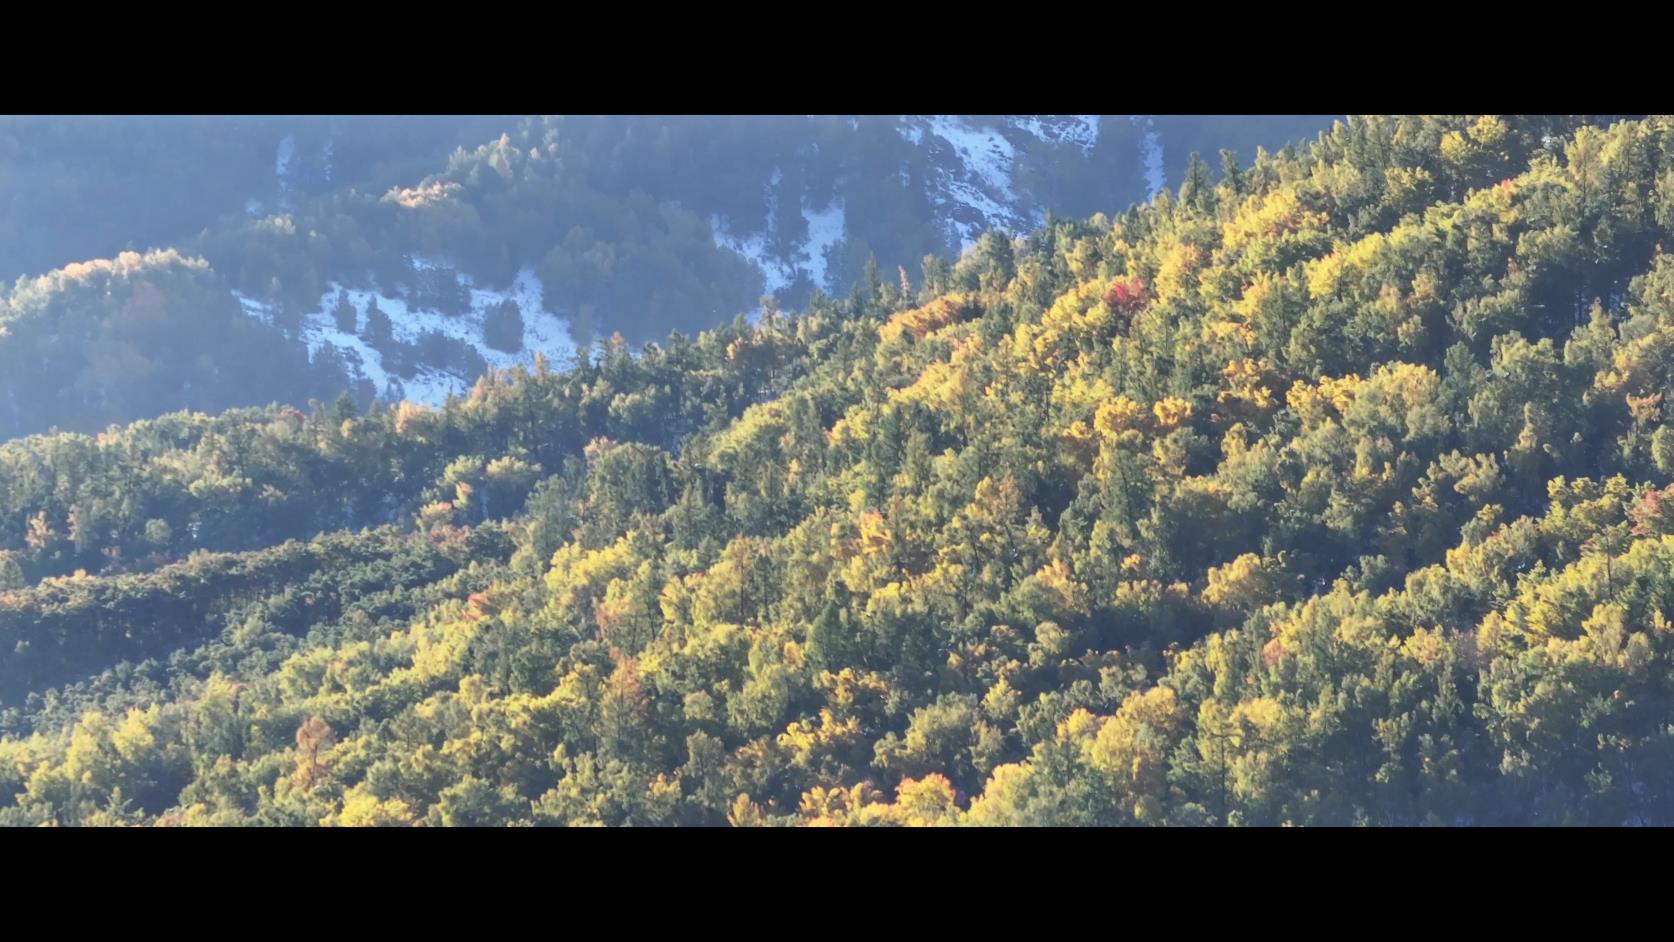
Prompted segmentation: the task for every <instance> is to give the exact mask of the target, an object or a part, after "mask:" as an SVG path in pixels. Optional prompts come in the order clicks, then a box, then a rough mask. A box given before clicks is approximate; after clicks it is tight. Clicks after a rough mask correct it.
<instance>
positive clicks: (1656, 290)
mask: <svg viewBox="0 0 1674 942" xmlns="http://www.w3.org/2000/svg"><path fill="white" fill-rule="evenodd" d="M1226 170H1227V172H1226V173H1225V174H1224V175H1222V176H1221V177H1220V178H1219V179H1216V178H1215V177H1214V176H1211V175H1209V174H1208V172H1207V170H1206V168H1199V167H1196V166H1193V167H1192V168H1190V172H1189V173H1188V174H1187V176H1186V180H1185V182H1184V184H1183V185H1182V186H1181V187H1180V189H1179V190H1178V191H1170V192H1167V193H1164V194H1161V195H1159V197H1158V198H1157V199H1156V200H1154V201H1153V202H1151V203H1150V204H1148V205H1143V206H1137V207H1134V208H1133V209H1130V210H1129V211H1127V212H1125V213H1122V214H1121V215H1120V216H1118V217H1116V218H1114V219H1108V218H1095V219H1093V220H1088V221H1061V220H1055V221H1054V223H1053V225H1051V226H1050V227H1043V228H1041V229H1039V230H1036V231H1035V232H1033V233H1032V234H1031V235H1030V236H1029V237H1028V238H1026V239H1017V240H1009V239H1005V238H1001V237H998V236H997V235H995V234H992V233H991V234H988V235H985V236H983V237H982V238H980V239H979V240H978V241H977V242H976V244H975V245H974V246H973V247H972V249H971V251H970V252H968V253H966V254H965V255H964V256H963V257H962V258H961V259H960V261H959V262H958V263H957V264H955V265H952V266H949V267H947V268H946V269H945V270H944V269H941V268H939V267H937V266H934V265H932V266H930V267H929V269H928V270H927V271H926V273H925V275H926V277H925V278H924V281H923V283H922V284H920V285H917V286H913V293H912V295H911V296H908V295H904V294H903V293H902V291H901V289H900V287H899V286H898V285H897V284H895V283H893V282H891V281H888V280H883V281H881V282H880V283H878V284H877V285H876V286H875V287H873V286H863V287H862V289H861V290H860V291H858V292H856V293H855V294H854V295H853V296H852V297H850V298H848V299H846V300H842V301H833V300H830V299H827V298H818V299H815V300H814V301H812V302H811V303H810V304H809V306H808V309H807V310H805V311H804V312H803V313H801V314H800V315H798V316H796V317H791V318H786V317H783V316H781V315H779V314H778V313H777V312H775V311H768V312H764V314H763V316H762V317H761V318H760V319H759V320H758V321H757V322H755V323H747V322H743V321H739V322H736V323H734V324H733V325H732V326H730V327H727V328H724V329H722V330H719V331H716V332H713V333H707V334H705V335H702V336H700V337H699V338H697V339H695V340H692V341H685V340H683V339H680V338H671V340H670V341H669V343H668V344H666V345H653V346H650V347H647V348H646V349H645V350H644V352H643V353H642V354H641V355H639V356H635V355H631V354H630V353H629V352H628V351H627V349H626V348H625V346H623V345H620V344H612V345H609V346H607V348H606V349H605V350H604V351H603V352H602V353H601V355H600V356H599V357H598V359H597V360H594V359H592V358H591V357H589V358H587V359H585V360H583V361H582V362H580V363H578V364H577V365H576V366H575V367H574V368H573V369H569V370H563V371H556V372H552V371H544V370H542V371H537V372H536V373H533V374H528V375H516V374H514V375H511V376H497V377H496V378H494V379H493V380H490V381H484V382H482V383H480V384H479V385H478V386H477V387H476V388H475V389H474V390H473V392H472V393H471V395H470V396H468V397H466V398H465V399H464V400H462V401H456V402H453V403H450V404H448V405H447V406H445V407H444V408H443V409H441V410H439V411H437V410H429V409H425V408H422V407H415V406H411V405H405V406H402V407H400V408H399V409H397V410H394V411H391V410H385V409H382V408H378V409H375V410H372V411H369V412H367V413H364V414H361V413H357V412H355V411H354V410H353V409H352V407H350V406H349V405H348V404H346V403H345V404H343V405H342V406H341V407H340V408H339V411H336V412H333V411H330V410H325V409H321V410H319V411H317V412H316V413H315V414H313V415H309V416H304V415H300V414H299V415H286V414H285V413H283V412H282V411H280V410H257V411H251V412H248V413H240V414H237V415H233V416H227V417H223V418H220V419H216V420H205V422H204V423H198V424H196V425H194V424H193V420H191V419H189V418H187V417H176V418H173V419H170V420H166V421H165V422H163V423H161V425H160V426H158V427H151V426H136V427H134V428H132V429H127V430H119V431H117V432H114V433H112V435H110V436H107V437H106V438H105V439H104V440H102V441H94V440H87V439H84V438H81V437H77V436H53V437H43V438H38V439H32V440H30V441H29V442H27V443H14V444H13V445H11V446H7V448H6V449H5V450H3V451H0V460H5V461H6V462H7V465H6V466H7V467H10V468H16V469H18V471H17V472H16V480H17V481H18V483H17V484H16V485H13V486H12V488H11V490H9V491H8V492H7V493H6V494H5V495H4V496H5V500H6V503H5V515H4V517H3V519H4V520H5V521H6V529H5V530H3V531H0V534H3V535H4V539H5V542H4V544H0V545H4V546H5V548H6V550H7V556H6V560H9V561H10V563H11V564H12V565H11V566H10V567H9V568H8V566H7V565H6V564H5V563H4V562H0V579H5V578H9V579H10V580H11V584H13V585H18V586H20V587H19V588H17V589H15V590H13V591H10V592H7V593H5V594H4V595H0V704H3V705H4V707H5V710H4V713H3V714H0V729H3V730H4V731H5V733H4V737H3V738H0V790H7V791H10V792H11V793H13V794H15V795H16V796H17V798H18V802H17V806H16V807H15V808H9V809H7V810H6V811H4V812H0V814H3V815H4V816H5V818H4V820H6V821H8V822H10V823H19V824H23V823H37V822H50V821H58V822H62V823H119V822H134V823H258V824H331V825H365V824H418V823H423V824H437V825H468V824H506V823H536V824H597V823H605V824H630V823H631V824H648V823H649V824H721V823H729V822H730V823H733V824H790V823H801V824H954V823H971V824H1098V825H1104V824H1174V825H1181V824H1257V825H1263V824H1284V823H1296V824H1398V825H1405V824H1424V823H1433V824H1469V823H1475V824H1487V823H1494V824H1557V823H1594V824H1611V825H1619V824H1624V823H1651V824H1667V823H1670V822H1674V795H1671V794H1670V793H1669V791H1668V789H1667V787H1666V783H1668V782H1670V781H1674V775H1671V774H1670V773H1671V772H1674V765H1671V763H1674V739H1671V738H1670V737H1671V732H1670V730H1671V729H1674V727H1671V725H1670V719H1669V718H1670V716H1671V711H1674V689H1671V686H1670V685H1671V680H1674V670H1670V667H1669V665H1670V661H1669V658H1670V655H1671V652H1674V633H1671V631H1670V628H1669V625H1670V611H1671V607H1674V565H1671V564H1674V483H1671V481H1674V431H1671V430H1670V428H1669V426H1668V423H1667V421H1666V420H1665V418H1664V412H1663V410H1662V404H1663V402H1664V401H1665V400H1666V397H1667V396H1668V394H1669V393H1670V392H1671V391H1674V357H1671V356H1670V351H1671V350H1674V302H1671V299H1674V262H1670V261H1669V259H1668V257H1667V256H1665V255H1664V254H1663V252H1662V250H1661V247H1662V245H1663V244H1664V242H1665V240H1666V239H1667V238H1668V236H1669V234H1670V232H1671V231H1674V213H1670V212H1669V211H1668V205H1669V204H1668V194H1669V193H1670V192H1674V122H1671V121H1670V120H1669V119H1667V118H1663V117H1657V118H1650V119H1645V120H1638V121H1621V122H1615V123H1613V124H1611V125H1610V126H1609V127H1598V126H1594V125H1591V124H1588V123H1585V122H1579V121H1570V120H1565V119H1552V118H1494V117H1478V116H1464V117H1438V118H1399V119H1398V118H1356V119H1354V120H1352V121H1350V122H1348V123H1346V124H1344V125H1343V126H1341V127H1339V128H1337V129H1335V130H1334V131H1332V132H1331V133H1329V134H1327V135H1325V136H1324V137H1322V138H1321V139H1320V140H1319V141H1318V142H1316V143H1315V144H1314V145H1313V146H1311V147H1310V148H1308V149H1307V151H1306V152H1305V153H1299V154H1297V155H1296V156H1286V157H1277V158H1274V157H1264V158H1263V159H1261V160H1258V161H1256V162H1254V163H1252V164H1249V165H1244V166H1240V165H1237V164H1229V165H1228V166H1227V167H1226ZM7 480H12V478H8V479H7ZM270 491H271V492H273V493H270ZM276 495H277V496H276ZM292 495H295V496H294V497H293V496H292ZM384 495H389V496H390V497H391V498H392V499H391V500H389V501H387V502H385V501H384ZM287 499H292V500H296V501H297V503H296V505H295V506H296V507H297V508H308V507H314V506H321V507H325V506H330V507H332V508H333V510H334V513H335V509H336V508H339V507H340V508H342V510H343V516H342V517H338V518H335V519H334V517H333V514H327V513H323V512H322V513H320V514H319V515H318V516H317V517H314V518H312V520H311V521H310V522H309V523H308V524H307V525H306V526H302V527H299V528H298V529H296V530H291V531H288V532H285V533H283V534H277V533H276V534H274V540H273V541H274V542H276V541H277V539H278V538H279V537H280V536H297V537H299V538H306V537H308V536H309V534H308V532H307V530H308V529H311V528H319V529H321V530H326V529H333V528H335V527H337V526H339V525H341V526H346V527H350V528H356V527H363V526H369V525H372V524H379V525H382V528H380V529H372V530H366V531H362V532H348V533H332V534H327V535H321V536H318V537H315V538H314V539H313V540H312V541H311V543H310V544H309V545H308V546H307V547H298V546H295V545H292V546H278V547H273V548H268V549H249V548H246V547H238V546H233V545H230V543H227V542H217V543H214V544H211V545H204V543H205V541H206V534H207V539H209V540H216V541H226V540H231V539H234V538H235V535H239V534H248V533H255V534H261V533H263V532H266V531H271V530H273V529H274V528H275V527H276V526H277V522H282V521H290V520H292V519H294V517H295V516H296V515H295V514H293V513H285V512H280V511H276V510H275V509H274V508H276V507H279V506H282V505H283V503H284V501H286V500H287ZM94 508H99V509H100V513H101V514H102V516H97V517H96V516H95V515H94ZM153 508H155V509H153ZM150 519H156V520H158V521H159V525H157V526H152V525H151V524H150V522H149V520H150ZM37 520H38V521H39V523H36V521H37ZM95 520H98V521H101V522H98V523H95V522H94V521H95ZM339 521H341V522H340V523H339ZM246 522H248V523H249V524H250V525H248V526H245V525H244V524H245V523H246ZM210 523H218V524H219V526H218V527H217V528H213V529H211V528H210V527H209V526H208V525H209V524H210ZM194 524H197V525H198V529H197V530H196V532H195V533H194V532H193V525H194ZM107 533H115V534H117V536H116V537H115V538H110V539H108V541H107V536H106V534H107ZM182 533H184V534H186V535H184V536H182V535H178V534H182ZM76 534H79V536H77V535H76ZM146 540H150V541H151V542H150V545H153V546H156V547H159V549H158V552H159V553H160V554H161V555H160V557H159V558H157V559H154V560H149V561H146V560H140V561H135V560H136V557H137V556H138V555H139V550H140V547H142V546H144V545H146V544H145V543H144V542H142V541H146ZM195 547H197V548H203V549H207V550H214V551H215V554H212V555H208V556H198V557H195V558H181V557H182V556H183V555H184V554H186V553H188V552H190V551H191V550H192V549H193V548H195ZM111 548H116V549H120V550H122V552H121V553H120V556H121V558H122V559H124V560H128V561H129V562H128V563H127V564H125V567H124V568H127V569H129V570H130V571H128V572H126V573H122V574H115V573H113V574H111V575H108V576H96V575H81V576H68V577H60V576H53V577H52V578H49V579H47V580H45V581H43V582H41V583H40V584H37V585H25V584H26V583H31V582H34V581H35V580H36V579H38V578H39V577H40V576H41V575H42V574H44V573H46V572H49V571H53V570H54V568H55V567H56V568H58V569H59V570H62V568H63V567H66V566H71V565H77V564H80V563H81V562H83V561H84V560H86V559H90V558H97V557H98V556H101V555H108V554H106V553H105V552H104V550H106V549H111ZM240 550H242V551H243V552H237V551H240ZM229 551H233V552H235V553H236V555H234V556H230V557H229V556H226V555H224V554H226V553H227V552H229ZM78 554H79V555H78ZM338 560H341V561H342V562H341V563H340V564H333V561H338ZM8 572H9V575H8ZM132 612H138V613H141V614H140V616H132V615H130V614H129V613H132ZM153 612H155V613H157V615H156V617H153V618H150V619H149V620H132V621H131V622H130V621H129V620H130V619H134V618H140V619H143V617H144V616H145V615H147V614H149V613H153ZM130 623H131V624H134V625H143V626H146V629H147V630H146V631H143V632H129V631H125V628H126V627H127V625H128V624H130ZM78 640H79V641H83V642H89V643H85V644H77V642H78ZM145 659H149V660H145Z"/></svg>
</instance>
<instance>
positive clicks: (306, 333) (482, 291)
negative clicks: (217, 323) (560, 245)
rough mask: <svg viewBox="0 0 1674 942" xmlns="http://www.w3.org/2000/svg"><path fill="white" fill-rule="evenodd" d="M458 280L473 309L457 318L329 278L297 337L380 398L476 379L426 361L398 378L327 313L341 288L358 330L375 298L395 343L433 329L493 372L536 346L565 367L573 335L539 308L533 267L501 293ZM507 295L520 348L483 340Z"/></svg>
mask: <svg viewBox="0 0 1674 942" xmlns="http://www.w3.org/2000/svg"><path fill="white" fill-rule="evenodd" d="M412 267H413V269H414V271H424V270H428V269H434V268H446V267H449V266H447V265H446V264H445V263H443V262H440V261H437V260H435V259H414V260H413V265H412ZM459 280H460V282H461V283H462V284H464V285H465V286H466V287H467V288H468V289H469V291H470V296H471V309H470V311H469V312H467V313H465V314H461V315H459V316H457V317H452V316H449V315H446V314H443V313H441V312H439V311H434V310H424V309H420V308H418V307H416V306H415V305H414V304H413V303H412V302H411V301H410V300H409V299H408V298H406V297H402V296H399V295H391V294H385V293H382V292H381V291H369V290H365V289H357V288H349V289H345V288H343V287H342V286H341V285H339V284H337V283H336V282H333V283H331V284H330V285H329V286H328V288H327V290H326V291H325V293H323V294H322V295H321V296H320V303H319V305H318V307H317V308H316V309H315V310H314V311H311V312H310V313H308V314H306V315H305V316H304V317H303V321H302V329H301V339H302V340H303V342H304V343H306V344H307V345H308V351H309V354H310V355H311V356H313V357H316V358H317V357H319V356H320V355H321V354H322V353H323V352H324V351H325V350H327V349H328V348H329V349H331V350H334V351H335V352H336V353H337V355H338V356H340V357H341V358H342V360H343V361H344V364H345V365H346V366H347V367H348V372H349V373H350V374H351V376H350V378H351V379H355V380H359V379H365V380H368V381H369V382H371V384H372V386H373V388H374V389H376V390H377V391H378V396H379V398H381V399H384V400H386V401H390V402H393V401H396V400H399V399H403V398H405V399H410V400H412V401H414V402H422V403H426V404H428V405H441V404H442V403H443V402H444V401H446V399H447V397H448V395H449V394H453V395H463V394H465V393H466V392H468V391H469V390H470V389H471V387H472V386H473V385H474V384H475V383H476V379H477V377H476V376H475V375H470V376H467V375H464V373H463V372H461V371H459V370H449V369H443V368H439V367H436V366H430V365H426V366H420V367H419V368H418V370H417V373H416V374H415V375H414V376H412V377H411V378H407V379H403V378H401V377H400V376H398V375H396V374H395V373H394V372H393V371H392V370H390V369H388V368H387V367H386V365H385V363H384V354H383V353H381V352H380V351H378V350H377V349H375V348H373V347H372V346H371V345H370V344H368V343H367V342H366V341H365V339H363V338H362V337H360V336H359V335H358V334H356V333H348V332H346V331H343V330H342V329H340V328H339V327H338V326H337V322H336V320H335V319H334V318H333V317H332V314H331V311H332V309H333V308H335V307H336V304H337V297H338V294H339V292H341V293H342V294H343V295H345V296H346V297H347V298H348V300H349V303H350V304H352V305H353V306H354V308H355V311H356V312H357V313H356V319H355V320H356V328H357V330H364V329H365V326H366V318H365V311H366V308H367V304H368V302H370V301H374V300H375V301H376V302H377V305H378V309H379V310H381V311H383V313H384V314H386V315H388V316H389V320H390V327H391V334H392V335H393V337H394V339H395V340H397V341H398V342H401V343H405V344H413V343H417V342H418V341H419V340H420V338H421V337H423V336H424V335H425V334H426V333H428V332H431V331H434V332H436V333H439V334H441V335H442V336H444V337H448V338H450V339H453V340H456V341H459V342H460V343H462V344H465V345H466V346H469V347H470V348H472V349H473V350H475V351H476V352H477V354H478V355H479V356H481V357H482V359H483V361H484V362H486V363H487V364H488V366H489V367H490V368H492V369H510V368H511V367H514V366H516V365H518V364H520V363H528V362H529V361H530V360H531V359H533V357H534V354H535V353H536V352H537V351H538V352H540V353H543V354H545V355H546V356H547V357H548V358H549V359H551V360H553V361H554V365H563V364H565V363H567V362H568V361H569V360H570V359H571V358H572V357H573V356H574V354H575V342H574V341H573V340H572V339H571V338H570V333H569V329H568V326H567V325H566V324H565V323H564V322H563V321H562V320H560V319H559V318H556V317H554V316H553V315H551V314H549V313H547V312H546V310H545V309H544V308H543V307H542V300H541V281H540V277H539V276H538V275H536V274H535V272H534V269H532V268H527V267H526V268H524V269H522V270H521V271H519V272H518V273H517V278H516V279H515V280H514V281H513V282H512V284H511V286H510V287H509V288H507V289H505V290H496V289H490V288H481V287H477V286H476V285H475V284H473V283H472V281H471V279H470V277H469V276H467V275H464V274H461V275H460V276H459ZM235 296H236V297H237V298H238V302H239V304H240V305H241V306H242V307H243V308H244V312H245V313H246V314H248V315H250V316H251V317H254V318H256V319H257V320H260V321H263V322H264V323H270V324H271V323H272V322H273V311H272V308H271V306H270V305H268V304H266V303H264V302H261V301H257V300H255V299H252V298H249V297H246V296H244V295H242V294H236V293H235ZM507 299H510V300H512V301H516V302H517V306H518V308H519V310H520V311H521V312H522V315H523V349H522V350H521V351H519V352H518V353H506V352H504V351H502V350H496V349H494V348H493V347H490V346H488V344H487V343H486V342H484V340H483V322H484V319H485V318H486V316H487V313H488V310H489V309H490V308H492V307H494V306H495V305H497V304H499V303H501V302H502V301H505V300H507Z"/></svg>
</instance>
